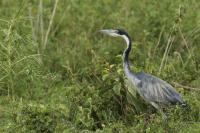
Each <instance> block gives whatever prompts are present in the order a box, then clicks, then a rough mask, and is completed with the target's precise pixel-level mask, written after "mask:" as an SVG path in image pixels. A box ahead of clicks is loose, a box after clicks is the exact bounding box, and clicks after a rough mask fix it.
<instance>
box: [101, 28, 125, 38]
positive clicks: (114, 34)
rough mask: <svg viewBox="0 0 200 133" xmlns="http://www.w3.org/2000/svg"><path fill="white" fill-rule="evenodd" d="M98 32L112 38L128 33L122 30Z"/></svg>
mask: <svg viewBox="0 0 200 133" xmlns="http://www.w3.org/2000/svg"><path fill="white" fill-rule="evenodd" d="M100 32H101V33H103V34H106V35H110V36H113V37H117V36H123V35H126V36H127V35H128V33H127V32H126V31H125V30H124V29H103V30H100Z"/></svg>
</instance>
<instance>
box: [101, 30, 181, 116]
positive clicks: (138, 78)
mask: <svg viewBox="0 0 200 133" xmlns="http://www.w3.org/2000/svg"><path fill="white" fill-rule="evenodd" d="M101 32H103V33H106V34H108V35H111V36H120V37H122V38H123V39H124V40H125V41H126V44H127V48H126V49H125V50H124V53H123V67H124V72H125V75H126V77H127V78H128V80H129V81H130V82H131V83H132V84H133V85H134V87H135V88H136V90H137V92H138V93H139V95H140V96H141V97H142V98H143V99H144V100H145V101H146V102H148V103H150V104H151V105H152V106H154V107H155V108H156V109H158V110H159V111H160V112H161V113H162V115H163V117H164V118H166V116H165V115H164V113H163V112H162V110H161V109H160V108H159V105H168V104H175V103H179V104H184V102H183V100H182V98H181V96H180V94H179V93H178V92H176V90H175V89H174V88H173V87H172V86H171V85H170V84H169V83H167V82H166V81H164V80H162V79H160V78H158V77H156V76H153V75H150V74H147V73H144V72H139V73H134V72H132V71H131V70H130V67H129V61H128V56H129V52H130V51H131V45H132V43H131V38H130V36H129V35H128V33H127V32H125V31H124V30H122V29H116V30H101Z"/></svg>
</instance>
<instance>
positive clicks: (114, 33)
mask: <svg viewBox="0 0 200 133" xmlns="http://www.w3.org/2000/svg"><path fill="white" fill-rule="evenodd" d="M100 32H101V33H103V34H106V35H109V36H113V37H122V38H123V39H124V40H125V41H126V42H127V44H129V42H130V41H131V39H130V36H129V35H128V33H127V32H126V31H125V30H124V29H103V30H100Z"/></svg>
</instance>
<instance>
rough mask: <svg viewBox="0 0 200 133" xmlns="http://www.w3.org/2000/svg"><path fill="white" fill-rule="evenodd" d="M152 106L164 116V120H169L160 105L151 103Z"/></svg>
mask: <svg viewBox="0 0 200 133" xmlns="http://www.w3.org/2000/svg"><path fill="white" fill-rule="evenodd" d="M150 103H151V105H152V106H154V107H155V108H156V109H157V110H158V111H159V112H160V113H161V115H162V118H163V120H166V119H167V116H166V115H165V113H164V112H163V111H162V109H161V108H160V107H159V106H158V104H156V103H154V102H150Z"/></svg>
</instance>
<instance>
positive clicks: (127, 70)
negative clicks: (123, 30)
mask: <svg viewBox="0 0 200 133" xmlns="http://www.w3.org/2000/svg"><path fill="white" fill-rule="evenodd" d="M122 37H123V38H124V40H125V41H126V44H127V48H126V49H125V50H124V53H123V65H124V71H125V73H126V74H128V73H130V67H129V61H128V56H129V53H130V51H131V39H130V37H129V36H126V35H123V36H122Z"/></svg>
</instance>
